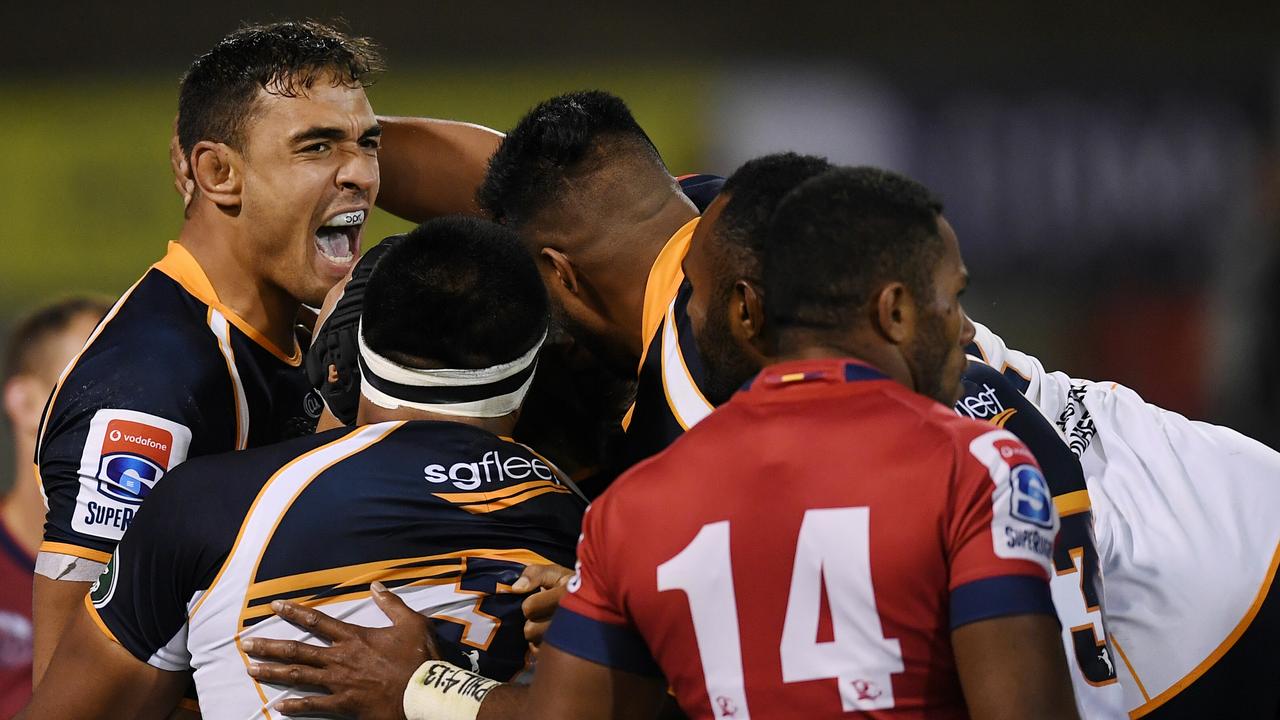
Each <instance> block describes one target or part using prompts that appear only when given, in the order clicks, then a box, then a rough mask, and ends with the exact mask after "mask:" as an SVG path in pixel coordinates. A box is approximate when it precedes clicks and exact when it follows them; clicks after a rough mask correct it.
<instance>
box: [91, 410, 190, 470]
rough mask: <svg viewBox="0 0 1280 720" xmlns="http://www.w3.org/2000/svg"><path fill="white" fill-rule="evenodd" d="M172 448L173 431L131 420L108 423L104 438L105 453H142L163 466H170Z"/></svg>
mask: <svg viewBox="0 0 1280 720" xmlns="http://www.w3.org/2000/svg"><path fill="white" fill-rule="evenodd" d="M172 448H173V433H171V432H169V431H168V430H165V429H163V428H158V427H155V426H152V425H144V424H143V423H140V422H133V421H130V420H112V421H110V422H109V423H107V434H106V437H104V438H103V440H102V454H103V455H114V454H116V453H131V454H133V455H141V456H142V457H144V458H146V459H148V460H150V461H151V462H154V463H156V464H157V465H159V466H161V467H162V468H168V467H169V454H170V450H171V449H172Z"/></svg>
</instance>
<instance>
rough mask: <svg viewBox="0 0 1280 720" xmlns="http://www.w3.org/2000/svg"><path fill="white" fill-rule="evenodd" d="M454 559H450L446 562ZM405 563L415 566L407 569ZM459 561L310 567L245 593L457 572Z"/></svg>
mask: <svg viewBox="0 0 1280 720" xmlns="http://www.w3.org/2000/svg"><path fill="white" fill-rule="evenodd" d="M433 560H438V561H440V562H441V564H439V565H421V564H420V563H425V562H431V561H433ZM449 561H453V562H449ZM408 565H414V566H415V567H412V568H409V567H406V566H408ZM461 567H462V565H461V560H460V559H459V558H452V557H443V556H441V557H434V556H427V557H420V558H399V559H396V560H380V561H378V562H370V563H361V564H359V565H347V566H345V567H337V568H327V569H325V570H313V571H311V572H305V573H299V574H297V575H287V576H285V577H279V578H272V579H271V580H263V581H261V582H256V583H254V584H252V585H250V586H249V589H248V594H249V595H251V596H253V597H255V598H258V597H263V596H266V595H282V594H285V593H288V592H292V591H294V590H306V589H307V588H314V587H324V586H331V587H342V586H345V585H356V584H359V583H360V582H371V581H373V580H378V579H380V578H383V577H390V576H391V575H392V574H394V573H395V572H397V571H400V570H407V571H408V572H411V573H416V574H418V575H420V576H423V577H427V576H429V575H439V574H440V573H445V572H457V571H458V570H459V569H461Z"/></svg>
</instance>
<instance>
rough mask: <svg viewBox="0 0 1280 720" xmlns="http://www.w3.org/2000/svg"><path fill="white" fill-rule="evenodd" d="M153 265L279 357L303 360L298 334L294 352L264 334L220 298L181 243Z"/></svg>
mask: <svg viewBox="0 0 1280 720" xmlns="http://www.w3.org/2000/svg"><path fill="white" fill-rule="evenodd" d="M151 267H153V268H155V269H156V270H159V271H160V272H162V273H164V274H165V275H168V276H169V278H170V279H172V280H173V281H174V282H176V283H178V284H179V285H181V286H182V287H183V289H185V290H186V291H187V292H189V293H191V294H192V295H193V296H195V298H196V299H197V300H199V301H200V302H202V303H204V304H206V305H208V306H209V307H211V308H216V309H217V310H218V311H219V312H221V313H222V314H223V315H224V316H225V317H226V318H227V322H230V323H231V324H232V325H235V326H236V327H237V328H239V330H240V332H242V333H244V334H245V335H247V336H248V337H249V339H250V340H252V341H254V342H255V343H257V344H259V345H261V346H262V347H263V348H265V349H266V350H267V351H268V352H270V353H271V354H272V355H275V356H276V357H277V358H280V360H281V361H283V362H285V363H287V364H289V365H292V366H293V367H298V366H299V365H301V364H302V347H301V346H299V345H298V340H297V338H294V341H293V352H292V353H291V354H285V352H284V351H283V350H281V349H280V348H279V347H277V346H276V344H275V343H273V342H271V341H270V340H268V339H267V336H266V335H263V334H262V332H260V331H259V330H258V329H257V328H255V327H253V326H252V325H250V324H249V322H248V321H247V320H245V319H244V318H242V317H240V315H239V314H238V313H237V312H236V311H235V310H232V309H231V308H230V307H228V306H227V305H225V304H224V303H223V302H222V301H221V300H219V299H218V293H217V291H216V290H214V288H213V283H211V282H209V276H208V275H206V274H205V272H204V268H201V267H200V263H199V262H197V261H196V259H195V257H194V256H192V255H191V252H190V251H189V250H187V249H186V248H185V247H183V246H182V245H180V244H178V243H176V242H170V243H169V249H168V252H167V253H165V256H164V257H163V258H161V259H160V261H159V262H157V263H156V264H154V265H152V266H151Z"/></svg>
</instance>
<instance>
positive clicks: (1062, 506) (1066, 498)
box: [1053, 490, 1092, 517]
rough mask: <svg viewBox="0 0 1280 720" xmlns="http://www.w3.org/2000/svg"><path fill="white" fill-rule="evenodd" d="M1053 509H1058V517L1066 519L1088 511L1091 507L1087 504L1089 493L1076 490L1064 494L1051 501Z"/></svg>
mask: <svg viewBox="0 0 1280 720" xmlns="http://www.w3.org/2000/svg"><path fill="white" fill-rule="evenodd" d="M1053 504H1054V507H1056V508H1058V516H1059V517H1066V516H1068V515H1075V514H1076V513H1082V512H1084V511H1085V510H1088V509H1089V508H1090V507H1092V505H1090V504H1089V491H1088V490H1076V491H1074V492H1069V493H1064V494H1062V495H1059V496H1057V497H1055V498H1054V499H1053Z"/></svg>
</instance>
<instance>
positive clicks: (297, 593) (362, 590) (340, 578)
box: [240, 549, 552, 627]
mask: <svg viewBox="0 0 1280 720" xmlns="http://www.w3.org/2000/svg"><path fill="white" fill-rule="evenodd" d="M471 558H475V559H483V560H501V561H504V562H511V563H517V564H520V565H548V564H552V563H551V561H550V560H548V559H546V558H544V557H542V556H541V555H539V554H537V553H535V552H532V551H529V550H503V549H477V550H463V551H459V552H452V553H442V554H440V555H427V556H423V557H416V558H398V559H395V560H379V561H376V562H370V563H361V564H359V565H348V566H346V567H338V568H329V569H326V570H315V571H312V572H307V573H299V574H298V575H289V576H287V577H281V578H272V579H271V580H264V581H262V582H256V583H253V584H252V585H250V586H249V589H248V591H247V592H246V593H245V598H246V600H247V610H246V611H245V612H244V613H243V614H242V615H241V616H240V623H241V627H244V626H245V625H250V624H252V623H251V622H249V621H251V620H254V619H256V618H260V617H267V616H270V615H273V614H274V612H273V611H272V610H271V601H273V600H292V601H293V602H297V603H299V604H302V605H306V606H307V607H319V606H322V605H329V604H332V603H338V602H347V601H351V600H360V599H363V598H366V597H368V596H369V595H370V591H369V585H370V584H371V583H373V582H374V581H378V582H382V583H383V584H385V585H388V586H389V587H397V588H398V587H407V586H417V585H447V584H450V583H457V582H459V581H460V580H461V578H462V576H463V575H464V574H465V573H466V570H467V560H468V559H471ZM308 591H316V592H318V593H324V594H323V595H319V596H316V595H308V594H307V593H308ZM459 591H460V592H465V593H469V594H476V593H477V591H472V590H461V588H459ZM479 594H480V595H484V594H485V593H479Z"/></svg>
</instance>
